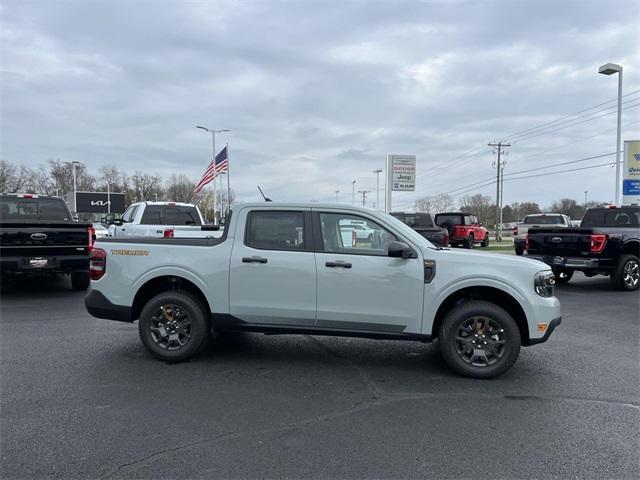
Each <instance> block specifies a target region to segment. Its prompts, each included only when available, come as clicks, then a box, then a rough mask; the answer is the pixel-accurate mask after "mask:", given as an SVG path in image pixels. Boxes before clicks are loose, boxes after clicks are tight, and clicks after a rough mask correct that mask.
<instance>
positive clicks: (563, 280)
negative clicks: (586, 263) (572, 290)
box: [553, 268, 573, 285]
mask: <svg viewBox="0 0 640 480" xmlns="http://www.w3.org/2000/svg"><path fill="white" fill-rule="evenodd" d="M553 273H554V275H555V276H556V283H557V284H559V285H565V284H567V283H569V281H570V280H571V277H573V270H570V269H567V270H557V269H555V268H554V269H553Z"/></svg>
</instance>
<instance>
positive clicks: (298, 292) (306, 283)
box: [229, 208, 316, 327]
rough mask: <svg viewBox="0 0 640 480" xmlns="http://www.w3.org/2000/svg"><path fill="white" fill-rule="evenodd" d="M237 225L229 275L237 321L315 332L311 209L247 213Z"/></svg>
mask: <svg viewBox="0 0 640 480" xmlns="http://www.w3.org/2000/svg"><path fill="white" fill-rule="evenodd" d="M237 225H238V227H237V230H236V232H235V238H234V242H233V250H232V253H231V260H230V261H231V265H230V269H229V288H230V294H229V301H230V313H231V315H232V316H233V317H235V321H240V322H245V323H250V324H262V325H283V326H308V327H311V326H313V325H314V323H315V315H316V263H315V258H314V253H313V246H312V236H311V211H310V209H292V210H269V209H266V208H265V209H251V210H249V209H245V210H241V211H240V213H239V218H238V222H237ZM242 226H244V229H243V228H242Z"/></svg>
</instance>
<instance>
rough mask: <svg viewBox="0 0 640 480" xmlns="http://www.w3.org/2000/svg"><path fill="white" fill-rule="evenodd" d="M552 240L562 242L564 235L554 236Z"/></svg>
mask: <svg viewBox="0 0 640 480" xmlns="http://www.w3.org/2000/svg"><path fill="white" fill-rule="evenodd" d="M551 241H552V242H553V243H560V242H562V237H553V238H552V239H551Z"/></svg>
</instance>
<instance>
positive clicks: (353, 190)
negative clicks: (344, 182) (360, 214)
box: [351, 180, 356, 206]
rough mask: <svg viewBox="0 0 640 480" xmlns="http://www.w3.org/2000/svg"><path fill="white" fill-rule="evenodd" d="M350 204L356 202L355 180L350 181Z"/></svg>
mask: <svg viewBox="0 0 640 480" xmlns="http://www.w3.org/2000/svg"><path fill="white" fill-rule="evenodd" d="M351 204H352V205H354V206H355V204H356V181H355V180H354V181H353V182H351Z"/></svg>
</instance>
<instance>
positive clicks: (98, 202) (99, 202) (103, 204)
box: [91, 200, 111, 207]
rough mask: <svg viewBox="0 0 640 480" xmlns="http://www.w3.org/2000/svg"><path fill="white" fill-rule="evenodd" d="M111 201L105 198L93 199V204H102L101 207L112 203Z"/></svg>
mask: <svg viewBox="0 0 640 480" xmlns="http://www.w3.org/2000/svg"><path fill="white" fill-rule="evenodd" d="M110 204H111V202H105V201H104V200H91V205H92V206H93V205H100V206H101V207H104V206H106V205H110Z"/></svg>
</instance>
